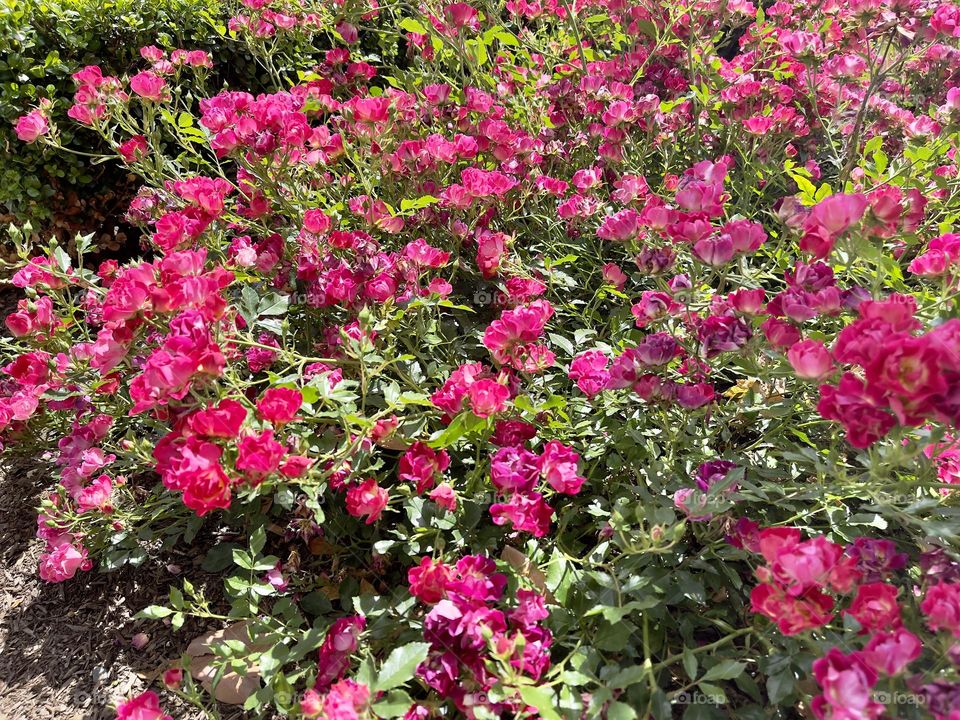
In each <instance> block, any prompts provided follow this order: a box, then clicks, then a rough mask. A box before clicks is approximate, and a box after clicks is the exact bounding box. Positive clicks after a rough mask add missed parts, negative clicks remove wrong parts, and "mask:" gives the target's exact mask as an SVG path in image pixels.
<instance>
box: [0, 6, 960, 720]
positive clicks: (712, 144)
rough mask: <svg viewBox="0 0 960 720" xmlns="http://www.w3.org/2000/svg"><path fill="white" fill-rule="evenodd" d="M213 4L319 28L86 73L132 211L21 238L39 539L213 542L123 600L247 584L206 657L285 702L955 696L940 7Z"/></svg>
mask: <svg viewBox="0 0 960 720" xmlns="http://www.w3.org/2000/svg"><path fill="white" fill-rule="evenodd" d="M229 26H230V28H231V29H232V30H234V31H235V32H237V33H238V34H240V35H242V36H244V37H246V38H247V39H248V41H249V43H250V46H251V47H252V48H254V49H256V50H257V51H258V52H259V53H261V58H262V59H263V60H264V62H265V63H267V64H268V65H269V62H270V58H271V50H272V47H273V42H274V39H275V38H276V37H277V36H282V35H283V34H284V33H291V32H308V33H326V34H327V35H328V36H329V40H330V43H331V46H332V47H333V49H331V50H329V51H328V52H326V53H325V54H324V55H323V56H322V57H319V58H317V65H316V67H315V69H314V71H313V72H312V73H309V74H300V75H297V76H296V78H290V77H289V76H284V75H283V73H282V72H279V71H278V72H277V79H278V81H282V80H283V78H284V77H287V79H290V80H292V83H291V85H290V86H283V85H282V84H278V89H277V90H276V92H274V93H272V94H263V95H259V96H256V97H255V96H253V95H251V94H248V93H246V92H243V91H238V90H225V91H223V92H220V93H218V94H212V95H203V94H202V93H201V91H200V88H201V87H203V84H202V78H203V76H204V74H205V73H207V72H208V71H209V68H210V67H211V66H212V64H213V63H214V59H213V58H211V57H210V56H209V55H207V54H206V53H204V52H199V51H191V50H177V51H174V52H172V53H167V52H165V51H162V50H160V49H158V48H155V47H146V48H143V50H142V51H141V55H142V58H143V62H142V66H141V67H138V68H136V69H135V70H134V71H132V72H131V74H130V76H129V77H124V78H118V77H111V76H108V75H106V74H104V73H103V72H102V71H101V69H100V68H98V67H95V66H91V67H86V68H83V69H82V70H80V71H78V72H77V73H76V74H75V75H74V79H75V81H76V86H77V90H76V95H75V97H74V104H73V106H72V108H71V109H70V112H69V115H70V117H71V118H73V120H75V121H76V122H78V123H80V124H82V125H86V126H88V127H91V128H93V129H94V130H96V131H97V132H98V133H100V135H101V136H102V137H103V138H104V140H105V141H106V142H107V143H108V144H109V146H110V147H112V148H114V149H115V152H116V156H117V158H118V159H119V161H121V162H123V163H125V164H126V165H127V166H128V167H129V168H130V170H131V171H132V172H135V173H137V174H139V175H140V176H142V177H143V180H144V185H143V189H142V190H141V192H140V194H139V195H138V196H137V198H136V199H135V201H134V202H133V204H132V206H131V207H130V211H129V216H130V218H131V220H132V221H134V222H137V223H139V224H140V225H141V226H142V227H143V228H144V230H145V232H146V233H147V235H148V237H149V247H147V248H145V255H144V257H143V259H141V260H137V261H135V262H130V263H126V264H124V265H118V264H117V263H115V262H105V263H103V264H102V265H100V266H99V267H98V268H96V269H94V268H90V267H87V266H86V265H85V264H84V262H83V257H82V255H83V252H84V250H85V247H84V242H82V241H80V242H78V249H79V257H70V256H68V255H67V253H65V252H64V251H63V250H62V249H60V248H59V247H57V246H56V245H51V247H50V248H49V252H48V253H47V254H46V255H40V256H33V257H29V256H28V253H27V250H26V248H24V249H23V252H22V255H23V262H22V264H21V266H19V267H18V268H16V269H15V273H14V274H13V276H12V278H13V284H14V285H16V286H17V287H20V288H23V290H24V292H25V297H24V299H23V300H21V301H20V304H19V307H18V309H17V311H16V312H14V313H12V314H11V315H9V317H8V318H7V320H6V324H7V328H8V329H9V331H10V334H11V336H12V339H7V340H5V341H4V344H3V351H4V353H5V354H6V355H7V356H8V357H7V360H6V361H5V363H4V367H3V373H4V380H3V384H2V397H0V427H2V428H3V431H4V437H5V438H6V442H7V447H8V451H10V452H17V451H24V450H25V449H26V450H29V451H41V452H45V453H47V454H48V456H49V458H50V459H51V461H52V463H53V464H54V465H55V466H56V467H57V468H58V472H59V484H58V486H57V488H56V489H55V490H54V491H53V492H52V493H50V495H49V497H48V498H47V499H46V501H45V502H44V505H43V508H42V509H41V512H40V516H39V519H38V535H39V536H40V537H41V538H42V539H43V540H44V541H45V542H46V544H47V550H46V552H45V553H44V555H43V557H42V560H41V564H40V569H39V572H40V574H41V576H42V577H43V578H44V579H45V580H48V581H51V582H63V581H71V582H82V581H83V576H84V573H86V572H88V571H93V570H94V569H95V568H97V569H101V570H105V569H110V568H114V567H117V566H119V565H122V564H125V563H131V564H139V563H142V562H151V558H152V557H153V556H154V555H156V554H157V553H160V552H162V549H163V548H164V547H170V546H174V545H179V544H186V543H194V542H203V543H207V544H208V545H209V548H207V549H208V555H207V559H208V561H209V566H210V567H212V568H215V569H224V570H225V571H227V572H226V574H227V577H226V580H225V587H226V593H227V596H228V599H229V607H227V603H223V606H222V607H221V606H220V605H219V604H217V603H214V602H211V601H210V600H209V599H208V598H206V597H205V596H204V594H203V593H202V592H201V591H200V590H198V589H197V588H196V587H194V585H192V584H191V583H190V582H189V581H185V582H184V584H183V586H182V588H176V587H175V588H172V589H171V591H170V602H169V604H168V605H167V606H163V607H161V606H152V607H150V608H147V609H145V610H144V616H145V617H149V618H156V619H161V618H162V619H165V620H166V621H167V622H171V623H172V624H173V626H174V627H180V626H182V625H183V623H184V621H185V618H187V617H191V616H196V617H200V618H207V619H218V620H221V621H223V622H224V623H227V622H232V621H243V625H242V629H241V630H240V631H238V632H237V633H236V635H237V637H235V638H234V639H231V640H229V641H226V642H223V643H221V644H220V645H219V646H218V647H217V648H215V651H214V653H213V655H212V656H211V659H210V664H211V666H212V667H213V668H214V671H212V672H211V673H210V675H212V674H216V673H217V672H219V673H220V674H221V675H222V674H225V673H235V674H244V673H246V674H248V675H249V674H250V673H254V678H255V681H256V687H257V688H259V690H258V691H257V692H255V693H254V694H252V695H250V696H249V698H248V699H247V700H246V703H245V705H246V707H247V708H248V709H250V710H254V709H259V712H263V713H268V712H276V713H279V714H281V715H290V716H295V717H308V718H315V717H322V718H335V719H336V720H352V719H354V718H370V717H380V718H389V717H401V716H402V717H404V718H407V720H422V719H426V718H434V717H459V716H466V717H469V718H478V719H483V718H495V717H504V718H506V717H518V718H536V717H540V718H544V720H554V719H555V718H560V717H565V718H607V719H609V720H624V719H629V718H648V717H653V718H657V719H658V720H662V719H663V718H670V717H679V716H681V715H682V716H683V717H686V718H690V719H691V720H697V719H699V718H714V717H716V718H725V717H737V718H767V717H796V716H797V715H796V714H795V713H797V712H799V713H802V714H803V716H811V715H812V716H813V717H816V718H820V719H821V720H825V719H831V720H855V719H857V720H860V719H866V718H879V717H881V716H887V717H905V718H906V717H909V718H913V717H934V718H938V719H942V720H957V718H960V673H958V668H960V644H958V643H957V640H956V639H957V638H960V560H958V559H957V558H958V555H957V551H958V550H960V540H958V535H957V530H958V527H960V526H958V524H957V518H958V509H957V495H956V488H955V486H956V485H957V484H960V444H958V440H957V437H956V435H955V432H956V431H955V426H956V425H957V422H958V419H960V318H958V308H957V302H956V297H957V291H958V286H957V279H958V267H960V235H958V234H955V233H954V232H953V230H954V228H955V226H956V223H957V220H958V218H960V179H958V172H957V158H956V150H957V140H958V138H960V87H957V86H958V85H960V50H958V49H957V46H958V38H960V8H958V7H957V6H954V5H951V4H941V3H938V2H932V3H931V2H922V1H915V2H881V1H879V0H852V1H850V2H845V1H842V0H839V1H833V0H831V1H830V2H827V3H821V4H810V3H802V2H797V3H792V2H786V1H784V0H781V1H779V2H776V3H773V4H767V5H765V6H764V7H763V8H759V7H756V6H754V5H753V4H752V3H750V2H747V1H745V0H729V2H695V3H692V4H690V5H687V6H683V5H680V4H676V3H668V4H661V3H659V2H646V1H645V0H633V2H620V1H618V0H607V1H597V2H582V3H581V2H574V3H568V2H565V1H561V2H559V3H557V2H555V0H547V1H546V2H537V1H534V2H527V1H526V0H509V1H508V2H506V3H505V4H502V5H500V4H484V5H479V4H478V5H472V4H468V3H463V2H458V3H452V4H448V5H434V4H431V3H425V4H421V5H416V6H412V5H411V6H408V5H404V4H401V5H390V6H383V7H380V6H378V5H377V4H376V3H371V4H369V5H366V4H355V3H346V4H343V5H334V4H324V5H313V4H311V3H306V4H303V5H301V4H300V3H297V4H287V3H285V2H281V1H280V0H276V1H275V2H268V1H266V0H246V1H245V2H244V7H243V8H242V12H241V13H240V14H238V15H236V16H235V17H233V18H232V19H231V20H230V21H229ZM361 45H362V48H370V47H374V46H379V47H380V48H381V49H382V52H380V53H374V52H371V51H369V50H363V49H362V48H361ZM16 130H17V133H18V135H19V136H20V138H21V139H22V140H24V141H26V142H54V143H55V142H56V136H57V132H58V129H57V128H56V127H55V126H54V125H53V124H52V123H51V122H50V120H49V118H48V116H47V114H46V109H45V106H42V105H41V106H40V107H38V108H37V109H35V110H33V111H32V112H30V113H29V114H27V115H25V116H24V117H22V118H21V119H20V120H19V121H18V124H17V128H16ZM164 138H166V139H164ZM169 138H174V139H175V140H176V143H172V142H170V140H169ZM221 531H223V532H228V533H230V535H229V537H231V538H236V537H241V538H243V542H233V541H231V542H226V541H221V542H219V543H217V544H214V543H215V540H212V539H211V538H216V537H217V533H218V532H221ZM196 670H197V667H196V663H195V661H194V660H191V657H190V656H189V654H188V655H185V656H184V658H182V660H181V661H180V662H179V663H178V664H177V666H175V667H172V668H171V669H170V671H169V672H168V673H167V674H166V675H165V676H164V682H165V685H166V686H167V688H168V689H169V691H170V692H173V693H176V694H178V695H180V696H181V697H183V698H184V699H186V700H187V701H189V702H192V703H194V704H196V705H197V706H198V707H204V703H205V697H204V691H203V690H202V689H201V687H200V684H199V682H198V680H197V678H196V677H195V676H197V675H198V673H197V672H196ZM186 671H190V672H186ZM199 675H202V673H199ZM208 677H209V676H208ZM208 686H209V683H208ZM160 707H161V706H160V704H159V698H158V697H157V695H155V694H154V693H147V694H144V695H141V696H139V697H137V698H134V699H133V700H131V701H129V702H128V703H126V704H124V705H122V706H121V707H120V708H119V717H121V718H138V719H140V718H150V719H151V720H154V719H155V718H159V717H162V716H163V710H161V709H160ZM271 707H272V710H270V709H269V708H271Z"/></svg>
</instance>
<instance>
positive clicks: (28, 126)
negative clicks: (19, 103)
mask: <svg viewBox="0 0 960 720" xmlns="http://www.w3.org/2000/svg"><path fill="white" fill-rule="evenodd" d="M16 131H17V137H18V138H20V139H21V140H23V141H24V142H26V143H32V142H36V140H37V138H39V137H41V136H42V135H46V134H47V133H48V132H49V131H50V126H49V125H48V124H47V118H45V117H44V116H43V113H41V112H40V111H39V110H31V111H30V112H28V113H27V114H26V115H23V116H21V117H19V118H17V126H16Z"/></svg>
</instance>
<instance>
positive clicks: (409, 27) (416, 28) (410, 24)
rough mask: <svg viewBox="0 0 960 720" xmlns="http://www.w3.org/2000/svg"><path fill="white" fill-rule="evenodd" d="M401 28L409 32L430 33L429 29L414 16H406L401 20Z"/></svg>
mask: <svg viewBox="0 0 960 720" xmlns="http://www.w3.org/2000/svg"><path fill="white" fill-rule="evenodd" d="M400 28H401V29H403V30H406V31H407V32H412V33H419V34H421V35H429V33H428V32H427V29H426V28H425V27H424V26H423V25H421V24H420V23H419V22H417V21H416V20H414V19H413V18H404V19H403V20H401V21H400Z"/></svg>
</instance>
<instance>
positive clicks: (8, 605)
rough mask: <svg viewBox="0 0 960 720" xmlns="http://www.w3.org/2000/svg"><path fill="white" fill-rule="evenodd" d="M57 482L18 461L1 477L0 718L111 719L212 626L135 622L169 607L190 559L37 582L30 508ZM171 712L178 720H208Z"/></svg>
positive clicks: (37, 546) (226, 714)
mask: <svg viewBox="0 0 960 720" xmlns="http://www.w3.org/2000/svg"><path fill="white" fill-rule="evenodd" d="M54 477H55V476H54V475H53V472H52V471H51V470H50V469H49V468H46V467H43V466H39V465H37V464H32V466H31V464H24V463H23V462H22V461H21V462H20V463H18V464H16V465H13V466H11V467H5V468H2V469H0V561H2V563H0V718H3V719H4V720H7V719H8V718H9V720H15V719H16V720H21V719H22V720H46V719H48V718H50V719H53V718H56V719H57V720H112V719H113V718H114V717H115V713H114V710H113V708H114V706H115V705H116V703H117V702H118V701H121V700H122V699H123V698H125V697H129V696H130V695H133V694H136V693H138V692H140V691H142V690H145V689H147V688H148V687H150V686H151V685H152V686H154V687H156V685H157V682H158V677H159V675H160V674H161V673H162V672H163V671H164V670H165V669H166V668H167V667H169V665H170V664H171V663H172V662H173V661H175V660H176V659H177V658H179V656H180V653H181V651H182V649H183V648H185V647H186V645H187V643H188V642H189V640H190V639H191V638H192V637H194V636H196V635H198V634H200V633H202V632H204V631H206V630H207V629H209V628H208V627H205V626H200V625H196V624H191V623H190V622H189V621H188V623H187V624H186V625H185V626H184V628H183V629H182V630H181V631H180V632H177V633H174V632H173V631H172V630H171V629H170V628H169V627H168V626H165V625H164V624H163V623H162V622H158V621H141V620H134V619H133V616H134V615H135V614H136V613H137V612H138V611H139V610H140V609H142V608H143V607H146V606H147V605H150V604H155V603H157V604H164V603H165V600H166V597H167V593H168V589H169V586H170V585H171V584H173V585H179V584H180V583H179V579H178V578H177V576H176V574H175V573H174V572H171V569H170V566H171V565H175V564H176V563H180V564H182V566H183V567H184V568H186V567H187V566H188V565H190V564H192V560H191V557H189V556H187V555H183V556H182V557H177V556H176V555H171V556H170V557H164V558H163V559H156V558H151V559H149V560H148V561H147V562H146V563H145V564H144V565H143V566H142V567H140V568H125V569H122V570H119V571H117V572H112V573H98V572H97V571H96V569H94V570H93V571H91V572H88V573H80V574H78V576H77V577H76V578H74V579H73V580H71V581H68V582H65V583H59V584H49V583H44V582H43V581H41V580H40V579H39V577H38V576H37V559H38V557H39V555H40V552H41V549H42V543H41V542H40V541H38V540H37V539H36V538H35V530H36V512H35V510H34V508H35V507H36V506H37V505H38V504H39V499H40V496H41V493H43V492H44V491H45V490H47V489H48V488H49V487H50V486H51V485H52V484H53V479H54ZM173 570H174V571H175V570H176V568H175V567H174V568H173ZM191 574H192V573H191ZM137 633H146V634H147V635H148V636H149V642H148V643H147V645H146V646H145V647H144V648H142V649H141V650H137V649H135V648H134V647H133V645H132V643H131V639H132V638H133V636H134V635H136V634H137ZM166 704H167V710H168V712H171V713H172V714H173V715H174V717H176V718H178V719H182V720H188V719H192V718H198V717H202V716H200V715H197V714H196V713H192V712H191V711H190V710H188V709H186V708H184V707H180V708H177V707H175V706H174V705H172V704H170V703H166ZM242 716H243V715H242V714H241V713H239V712H238V711H236V710H235V709H225V710H224V711H223V713H222V717H223V718H225V719H226V718H239V717H242Z"/></svg>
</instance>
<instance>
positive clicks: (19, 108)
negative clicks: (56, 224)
mask: <svg viewBox="0 0 960 720" xmlns="http://www.w3.org/2000/svg"><path fill="white" fill-rule="evenodd" d="M223 5H224V3H221V2H215V1H214V0H150V1H149V2H147V1H146V0H108V1H106V2H104V1H102V0H53V1H52V2H48V1H44V2H39V1H38V0H0V147H2V148H3V152H2V153H0V213H10V214H11V215H13V217H14V218H15V222H16V223H17V224H18V225H21V224H23V223H25V222H27V221H29V222H31V223H32V224H33V226H34V229H40V228H41V227H43V221H48V220H50V218H51V216H53V215H54V214H55V213H56V212H57V211H58V210H61V209H63V205H64V203H63V196H64V195H65V194H66V193H67V192H68V191H69V190H77V191H78V192H79V193H81V194H82V193H83V192H85V191H89V190H91V189H92V188H94V187H99V186H100V185H101V184H102V183H101V182H98V181H101V180H103V179H105V176H106V177H108V176H109V173H110V172H112V171H115V167H116V166H114V165H109V164H108V165H102V164H100V163H98V162H94V160H93V159H92V158H88V156H87V155H79V154H75V153H96V152H102V151H103V150H104V147H103V146H102V144H101V141H100V138H99V137H98V136H97V135H96V134H95V133H94V132H92V131H90V130H87V129H85V128H81V127H79V126H77V125H76V124H74V123H71V122H69V121H67V119H66V113H67V110H68V108H69V107H70V104H71V98H72V96H73V91H74V84H73V80H72V78H71V75H72V74H73V73H74V72H76V71H77V70H78V69H80V68H82V67H84V66H86V65H92V64H96V65H99V66H100V67H101V68H102V69H103V71H104V73H105V74H123V73H126V72H128V71H129V70H130V69H131V68H133V67H134V66H135V65H136V64H137V62H139V61H140V55H139V50H140V48H141V47H143V46H145V45H158V46H161V47H163V48H164V49H173V48H187V49H201V50H207V51H208V52H210V53H211V54H213V56H214V59H215V61H216V69H215V73H219V74H217V75H215V76H214V83H215V84H224V85H229V86H231V87H242V88H243V89H245V90H250V91H251V92H254V93H256V92H258V91H261V90H266V89H269V88H271V80H270V78H269V75H268V74H267V73H266V72H265V71H264V70H263V69H262V68H261V67H260V66H258V65H257V63H256V62H255V61H254V59H253V57H252V56H251V55H250V54H249V52H248V51H247V49H246V48H245V47H244V46H243V45H241V44H238V43H233V42H229V41H227V40H226V37H225V36H226V33H227V29H226V27H225V25H224V24H223ZM42 98H46V99H49V100H51V101H53V102H54V111H53V114H52V119H53V121H54V122H56V123H57V125H58V126H59V127H61V128H62V136H61V140H62V143H63V145H64V147H65V148H66V149H67V150H66V151H65V152H57V151H54V150H51V149H50V148H45V147H42V146H41V145H29V146H28V145H25V144H24V143H22V142H20V141H19V140H18V139H17V137H16V134H15V133H14V131H13V124H14V123H15V121H16V119H17V117H18V116H20V115H22V114H24V113H25V112H27V111H28V110H30V109H31V108H32V107H34V106H36V104H37V103H38V102H39V101H40V100H41V99H42ZM71 151H73V152H71ZM54 199H55V200H54Z"/></svg>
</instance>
